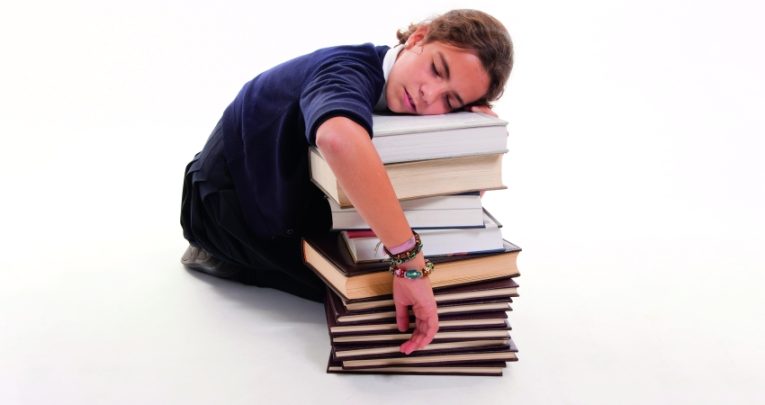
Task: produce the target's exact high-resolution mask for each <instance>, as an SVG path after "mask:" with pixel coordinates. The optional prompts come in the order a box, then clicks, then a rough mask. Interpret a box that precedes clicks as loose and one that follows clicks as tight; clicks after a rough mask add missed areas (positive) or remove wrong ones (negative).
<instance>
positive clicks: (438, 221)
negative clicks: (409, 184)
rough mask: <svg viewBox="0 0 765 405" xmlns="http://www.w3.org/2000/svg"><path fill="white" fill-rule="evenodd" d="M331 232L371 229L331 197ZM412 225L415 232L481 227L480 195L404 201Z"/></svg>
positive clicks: (361, 219) (481, 208)
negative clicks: (332, 230)
mask: <svg viewBox="0 0 765 405" xmlns="http://www.w3.org/2000/svg"><path fill="white" fill-rule="evenodd" d="M328 200H329V206H330V209H331V211H332V229H334V230H350V229H369V224H367V222H366V221H364V218H362V217H361V215H360V214H359V213H358V211H356V209H355V208H353V207H348V208H343V207H341V206H340V205H338V204H337V203H336V202H335V201H333V200H332V199H331V198H330V199H328ZM401 208H402V209H403V210H404V216H405V217H406V220H407V222H408V223H409V226H411V227H412V228H414V229H417V230H420V229H438V228H480V227H483V226H484V223H483V215H484V214H483V206H482V204H481V196H480V194H479V193H477V192H475V193H464V194H454V195H442V196H434V197H424V198H416V199H413V200H404V201H401Z"/></svg>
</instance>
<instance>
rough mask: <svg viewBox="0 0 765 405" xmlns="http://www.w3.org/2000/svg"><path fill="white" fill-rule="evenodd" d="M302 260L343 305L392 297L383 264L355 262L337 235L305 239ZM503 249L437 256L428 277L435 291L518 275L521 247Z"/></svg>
mask: <svg viewBox="0 0 765 405" xmlns="http://www.w3.org/2000/svg"><path fill="white" fill-rule="evenodd" d="M302 245H303V246H302V247H303V261H304V262H305V263H306V265H308V267H309V268H311V269H312V270H314V272H315V273H316V274H317V275H318V276H319V277H320V278H322V279H323V280H324V282H325V283H326V284H327V286H329V287H330V288H332V289H333V290H334V291H335V293H337V294H338V295H339V296H341V297H342V298H343V300H345V301H346V302H352V301H354V300H362V299H369V298H372V297H380V296H384V295H390V294H392V282H391V275H390V273H389V272H388V271H387V270H388V265H387V263H383V262H370V263H354V261H353V258H351V256H350V253H348V249H347V248H346V247H345V242H343V240H342V236H340V234H339V233H338V232H327V233H324V234H321V235H316V236H312V237H306V238H304V239H303V242H302ZM504 247H505V248H504V250H503V251H501V252H492V253H486V254H477V255H465V256H440V257H433V258H431V261H432V262H433V263H434V264H435V265H436V268H435V271H433V273H431V274H430V276H429V277H430V282H431V284H432V286H433V287H434V288H441V287H447V286H455V285H462V284H470V283H476V282H480V281H486V280H494V279H500V278H507V277H515V276H518V275H520V272H519V271H518V266H517V257H518V253H519V252H520V250H521V249H520V248H519V247H518V246H516V245H514V244H512V243H510V242H507V241H505V242H504Z"/></svg>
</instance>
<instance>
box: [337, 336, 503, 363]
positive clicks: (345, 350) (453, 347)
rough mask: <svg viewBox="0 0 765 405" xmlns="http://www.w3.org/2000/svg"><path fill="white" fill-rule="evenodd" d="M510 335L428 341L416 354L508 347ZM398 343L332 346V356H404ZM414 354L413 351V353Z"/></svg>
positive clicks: (378, 357) (342, 357)
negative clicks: (498, 337)
mask: <svg viewBox="0 0 765 405" xmlns="http://www.w3.org/2000/svg"><path fill="white" fill-rule="evenodd" d="M509 343H510V337H509V336H508V337H506V338H504V339H482V340H458V341H454V342H443V343H430V344H429V345H427V346H425V347H423V348H422V349H420V350H418V351H416V352H415V353H418V355H426V354H427V355H430V354H436V353H437V354H451V353H462V352H467V351H484V350H501V349H507V348H509V347H510V344H509ZM400 345H401V343H398V344H376V345H369V344H366V345H362V344H359V345H345V346H337V345H333V346H332V356H333V358H334V359H337V360H343V361H345V360H361V359H378V360H379V359H384V358H386V359H387V358H400V357H406V355H405V354H403V353H401V350H400V348H399V346H400ZM413 354H414V353H413ZM409 356H412V355H409Z"/></svg>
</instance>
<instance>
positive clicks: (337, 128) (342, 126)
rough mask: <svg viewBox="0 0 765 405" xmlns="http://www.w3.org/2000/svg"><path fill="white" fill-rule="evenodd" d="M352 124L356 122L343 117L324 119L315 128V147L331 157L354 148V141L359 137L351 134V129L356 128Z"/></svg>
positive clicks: (354, 124)
mask: <svg viewBox="0 0 765 405" xmlns="http://www.w3.org/2000/svg"><path fill="white" fill-rule="evenodd" d="M354 126H357V124H356V123H355V122H353V121H351V120H349V119H347V118H345V117H334V118H330V119H328V120H326V121H325V122H324V123H322V124H321V125H320V126H319V128H318V129H317V130H316V147H317V148H318V149H319V151H320V152H321V154H322V155H323V156H325V157H330V158H331V157H332V156H339V155H342V154H344V153H346V152H347V151H348V150H349V149H353V148H354V142H355V141H356V140H357V139H358V138H359V137H358V136H354V134H353V132H354V131H353V130H354V129H356V128H354ZM359 128H361V127H359ZM364 133H366V131H364Z"/></svg>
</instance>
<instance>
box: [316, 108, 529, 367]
mask: <svg viewBox="0 0 765 405" xmlns="http://www.w3.org/2000/svg"><path fill="white" fill-rule="evenodd" d="M506 126H507V123H506V122H505V121H503V120H500V119H498V118H495V117H491V116H487V115H483V114H477V113H469V112H461V113H454V114H446V115H440V116H401V115H399V116H375V117H374V128H373V129H374V133H375V136H374V138H373V144H374V145H375V147H376V148H377V151H378V153H379V155H380V157H381V158H382V161H383V163H384V164H385V169H386V171H387V172H388V176H389V178H390V179H391V183H392V184H393V188H394V190H395V192H396V195H397V197H398V198H399V199H400V200H401V205H402V208H403V209H404V214H405V215H406V217H407V220H408V221H409V225H410V226H411V227H412V228H413V229H415V230H416V231H417V232H418V233H419V234H420V237H421V240H422V244H423V246H424V248H423V251H424V252H425V254H426V255H427V257H428V258H429V259H430V260H431V261H432V262H433V263H434V264H435V265H436V269H435V271H434V272H433V273H431V274H430V276H429V277H430V281H431V284H432V285H433V290H434V294H435V297H436V303H437V306H438V315H439V331H438V333H437V334H436V336H435V338H434V340H433V342H432V343H431V344H429V345H428V346H426V347H425V348H424V349H421V350H418V351H415V352H414V353H412V354H410V355H408V356H407V355H404V354H403V353H400V351H399V346H400V344H401V343H403V342H404V341H406V340H408V339H409V338H410V337H411V332H412V331H413V329H414V317H413V316H412V317H411V318H410V329H409V331H407V332H406V333H401V332H399V331H398V328H397V326H396V319H395V316H396V315H395V307H394V305H393V299H392V295H391V294H392V291H391V285H392V281H391V277H392V275H391V274H390V273H389V272H388V271H387V270H388V262H387V261H386V259H387V255H385V253H384V251H383V249H382V246H381V243H380V241H379V239H378V238H377V237H376V236H375V235H374V233H373V232H372V231H371V230H370V229H369V226H368V225H367V224H366V223H365V221H364V220H363V218H361V216H360V215H359V214H358V213H357V212H356V211H355V210H354V209H353V207H352V206H351V204H350V201H348V199H347V197H346V196H345V194H344V193H343V190H342V189H341V188H340V187H339V185H338V183H337V180H336V178H335V177H334V174H333V173H332V171H331V170H330V168H329V166H328V165H327V164H326V162H325V161H324V160H323V158H322V156H321V153H320V152H319V151H318V150H316V149H312V150H311V151H310V164H311V176H312V179H313V181H314V183H315V184H317V185H318V186H319V187H320V188H321V189H322V190H323V191H324V192H325V194H326V195H327V196H328V199H329V201H330V205H331V207H332V220H333V228H334V231H333V232H330V233H328V234H326V235H322V236H318V237H312V238H307V239H305V240H304V241H303V253H304V260H305V262H306V263H307V264H308V265H309V267H311V268H312V269H313V270H314V271H315V272H316V273H317V274H318V275H319V276H320V277H321V278H322V279H323V280H324V281H325V282H326V284H327V286H328V289H327V297H326V302H325V309H326V315H327V327H328V330H329V335H330V339H331V346H332V347H331V351H330V358H329V363H328V366H327V371H328V372H333V373H377V374H450V375H458V374H460V375H495V376H496V375H502V370H503V369H504V367H505V366H506V362H508V361H515V360H517V356H516V352H517V348H516V347H515V344H514V343H513V341H512V339H511V337H510V325H509V323H508V321H507V318H508V316H507V314H508V311H510V310H511V306H510V305H511V303H512V302H513V297H517V296H518V293H517V289H518V284H516V282H515V281H514V278H515V277H517V276H518V275H519V272H518V267H517V265H516V262H517V256H518V253H519V252H520V248H519V247H518V246H516V245H514V244H512V243H510V242H508V241H506V240H504V239H503V236H502V232H501V224H500V222H499V221H498V220H497V219H495V218H494V217H493V216H492V215H491V214H489V213H488V212H487V211H486V210H485V209H484V208H483V206H482V203H481V196H480V192H481V191H484V190H496V189H502V188H505V186H504V185H503V183H502V166H501V164H502V156H503V154H504V153H505V152H507V128H506Z"/></svg>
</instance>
